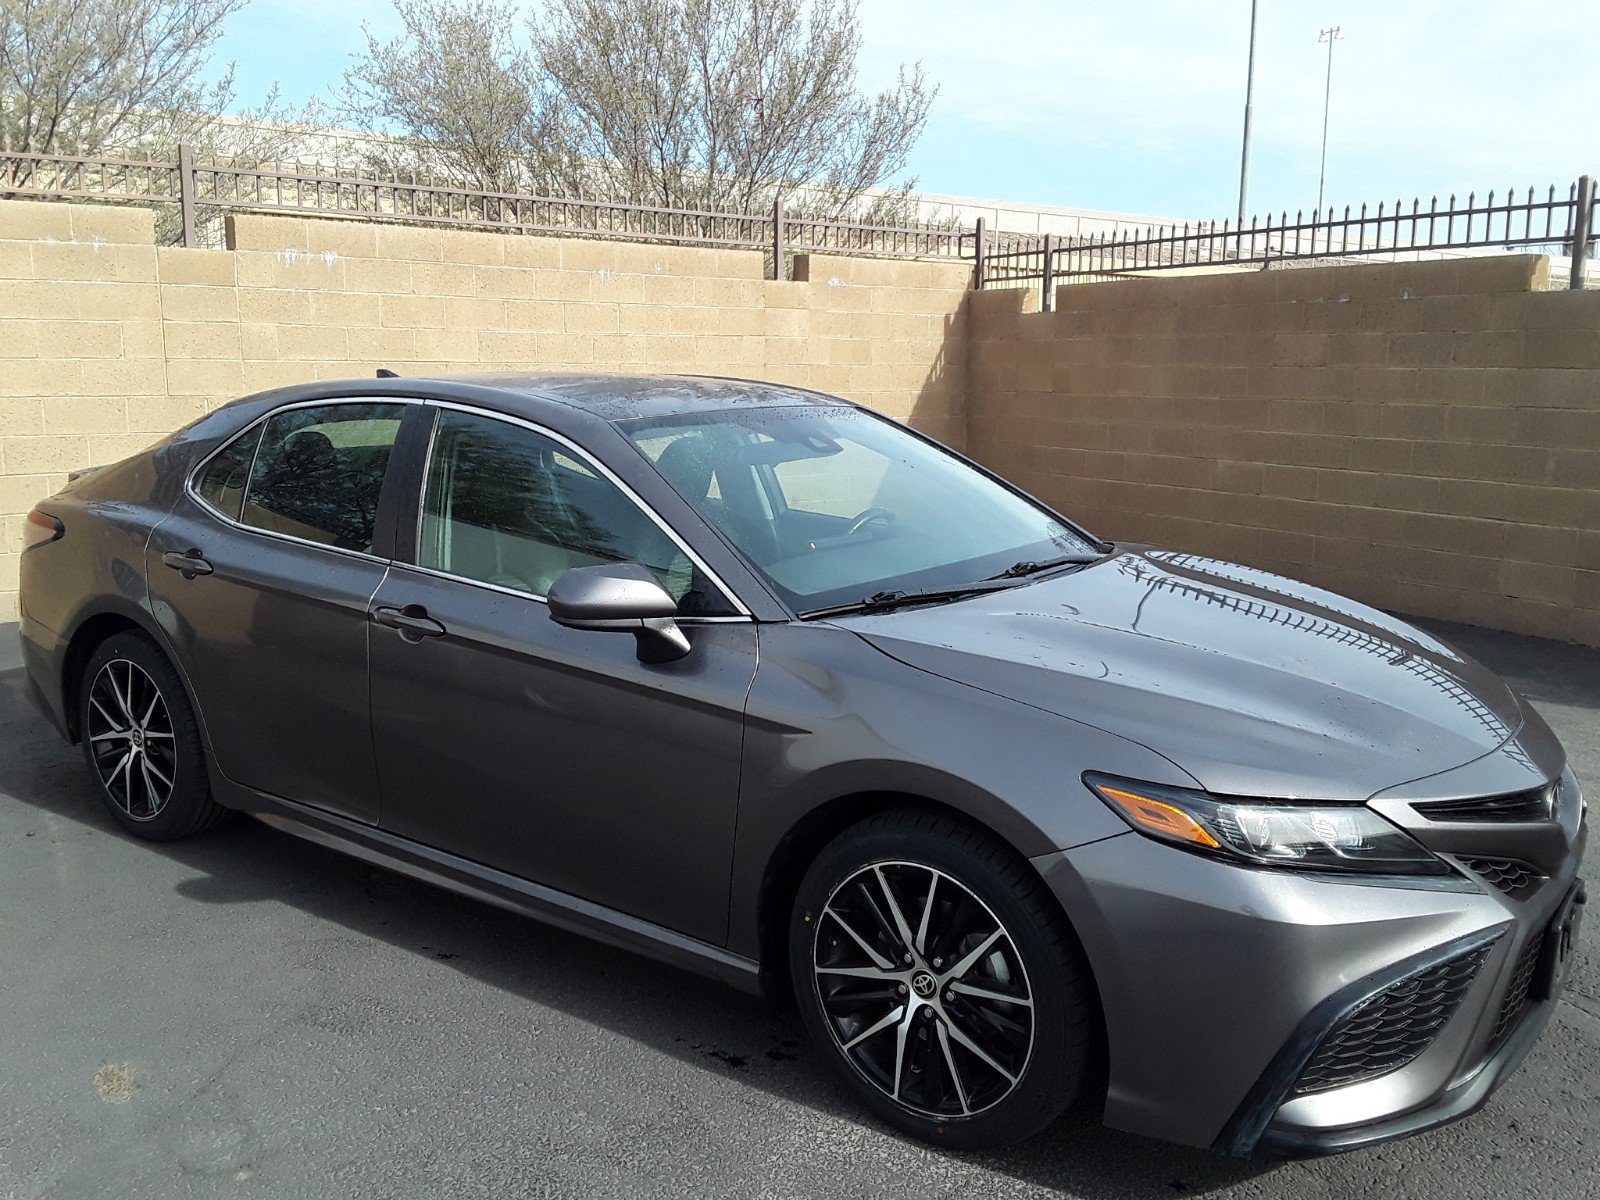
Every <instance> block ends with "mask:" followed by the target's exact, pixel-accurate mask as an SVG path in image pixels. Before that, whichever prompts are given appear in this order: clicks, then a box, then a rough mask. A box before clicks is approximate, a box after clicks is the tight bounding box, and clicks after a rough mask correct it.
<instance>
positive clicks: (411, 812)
mask: <svg viewBox="0 0 1600 1200" xmlns="http://www.w3.org/2000/svg"><path fill="white" fill-rule="evenodd" d="M415 557H416V562H415V564H413V565H407V564H405V563H396V564H395V566H394V568H393V570H392V571H391V572H390V574H389V576H388V577H387V578H386V579H385V580H384V582H383V585H382V586H381V587H380V588H379V589H378V593H377V595H376V597H375V598H374V601H373V603H374V609H375V611H381V612H386V613H388V614H394V615H391V616H389V617H386V618H385V619H386V620H390V621H398V623H397V624H396V625H392V626H391V627H390V628H387V629H386V628H381V627H375V628H374V629H373V636H372V643H371V655H372V706H373V738H374V745H375V748H376V752H377V758H378V766H379V775H380V780H381V784H382V795H383V805H382V808H383V819H382V827H383V828H384V829H386V830H390V831H393V832H394V833H397V834H399V835H401V836H404V837H407V838H411V839H415V840H417V841H421V842H424V843H427V844H429V845H433V846H436V847H439V848H441V849H444V850H448V851H450V852H452V853H455V854H458V855H461V856H463V857H466V858H469V859H472V860H473V861H476V862H479V863H483V864H485V865H488V866H491V867H495V868H498V869H500V870H504V871H507V872H510V873H512V874H514V875H517V876H520V877H522V878H525V879H529V880H533V881H535V882H538V883H541V884H545V885H547V886H550V887H553V888H556V889H558V890H560V891H563V892H566V893H569V894H571V895H575V896H579V897H583V898H585V899H587V900H591V901H594V902H596V903H598V904H602V905H605V906H607V907H609V908H614V909H617V910H620V911H622V912H626V913H629V914H632V915H635V916H638V917H642V918H644V919H646V920H649V921H653V922H655V923H657V924H660V925H664V926H666V927H668V928H670V929H674V930H677V931H679V932H682V933H686V934H688V935H690V936H693V937H696V938H700V939H702V940H705V941H710V942H714V943H721V942H722V941H723V939H724V937H725V934H726V923H727V896H728V872H729V868H730V864H731V860H732V854H733V834H734V817H735V808H736V804H737V799H738V787H739V755H740V746H741V741H742V728H743V711H744V702H745V696H746V694H747V692H748V691H749V687H750V681H751V678H752V677H753V675H754V673H755V663H756V659H755V647H756V632H755V626H754V625H753V624H752V623H751V622H749V621H748V620H743V619H741V618H739V617H738V616H737V614H736V612H735V609H734V608H733V607H732V606H731V605H730V604H729V602H728V601H727V599H726V598H725V596H724V595H723V593H722V592H721V590H720V589H719V588H718V587H717V585H716V584H715V583H714V582H713V581H711V580H710V579H708V578H707V577H706V576H705V574H704V572H703V570H702V568H701V567H699V566H698V565H697V564H696V563H695V562H694V561H692V559H691V557H690V556H689V555H688V554H686V553H685V552H684V550H683V549H682V547H681V546H680V545H679V544H678V543H677V542H676V541H675V540H674V539H673V538H672V537H671V536H669V535H668V534H666V533H665V532H664V531H663V529H662V528H661V527H660V526H659V525H658V524H657V523H656V522H655V521H654V520H653V519H652V518H651V517H650V516H648V515H647V514H646V513H645V512H644V511H643V510H642V508H641V507H640V505H639V504H638V502H637V501H636V500H635V499H634V498H633V497H632V496H631V495H629V494H628V493H626V492H625V491H624V490H623V489H622V488H621V487H620V486H619V485H618V484H617V483H616V482H615V481H614V480H613V479H612V478H610V477H609V476H608V474H607V473H606V472H604V471H603V469H601V468H599V467H598V466H596V465H595V464H594V463H593V462H592V460H590V459H588V457H587V456H586V455H584V454H583V453H582V452H581V451H579V450H578V449H577V448H576V447H574V446H572V445H571V444H570V443H565V442H563V441H560V440H558V439H556V438H554V437H551V436H546V435H545V434H544V433H542V432H539V431H536V430H533V429H531V428H528V427H525V426H523V425H521V424H518V423H512V422H508V421H505V420H501V419H498V418H490V417H486V416H481V415H476V414H470V413H466V412H462V411H457V410H454V409H449V408H443V409H441V411H440V419H439V427H438V431H437V433H436V434H435V437H434V441H433V449H432V452H431V456H430V461H429V466H428V473H427V481H426V483H425V485H424V489H423V498H422V514H421V523H420V529H419V535H418V547H417V554H416V556H415ZM623 560H626V561H634V562H639V563H642V564H643V565H645V566H646V567H649V568H650V569H651V570H652V571H654V572H655V573H656V575H657V577H658V578H659V579H661V581H662V583H663V584H664V585H665V586H666V587H667V588H668V590H670V591H672V592H673V594H674V595H675V596H676V597H678V599H679V607H680V611H682V612H686V613H694V612H698V613H702V614H707V615H711V616H721V617H722V620H713V621H706V622H704V623H695V622H694V621H693V620H692V619H691V620H690V621H689V622H688V624H686V629H687V631H688V633H689V637H690V640H691V642H692V644H693V650H692V651H691V652H690V654H689V655H688V656H687V657H685V658H683V659H681V660H679V661H677V662H673V663H668V664H664V665H658V666H650V665H646V664H644V663H641V662H640V661H639V660H638V657H637V654H636V648H635V643H634V639H633V638H631V637H628V636H626V635H623V634H616V633H597V632H586V631H579V630H572V629H567V628H564V627H562V626H560V625H557V624H556V623H555V622H554V621H552V620H551V619H550V615H549V610H548V609H547V607H546V606H545V604H544V603H543V602H542V600H541V597H542V596H543V595H544V593H545V592H546V591H548V589H549V586H550V584H551V583H552V582H553V581H554V580H555V578H556V577H558V576H559V575H560V574H561V573H562V572H563V571H565V570H567V569H570V568H571V567H575V566H583V565H588V564H592V563H599V562H608V561H623ZM407 622H410V623H411V624H409V625H408V624H407Z"/></svg>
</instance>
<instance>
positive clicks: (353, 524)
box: [202, 404, 406, 552]
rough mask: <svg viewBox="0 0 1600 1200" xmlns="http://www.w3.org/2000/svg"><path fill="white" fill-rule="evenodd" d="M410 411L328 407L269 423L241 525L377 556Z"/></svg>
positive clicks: (294, 412) (394, 406)
mask: <svg viewBox="0 0 1600 1200" xmlns="http://www.w3.org/2000/svg"><path fill="white" fill-rule="evenodd" d="M405 408H406V406H405V405H403V404H328V405H318V406H317V407H314V408H295V409H290V410H289V411H287V412H281V413H278V414H277V415H276V416H273V417H270V418H268V420H267V422H266V424H265V425H264V426H263V427H262V430H261V441H260V444H259V446H258V447H257V449H256V452H255V467H254V469H253V470H252V471H251V472H250V481H249V484H248V486H247V487H246V489H245V495H244V503H243V505H242V506H241V508H240V513H239V517H238V519H239V520H241V521H242V522H244V523H245V524H246V525H253V526H255V527H256V528H258V529H264V530H267V531H268V532H270V533H281V534H285V535H287V536H289V537H297V538H301V539H303V540H305V541H309V542H317V543H319V544H322V545H326V546H337V547H338V548H340V549H342V550H357V551H362V552H366V551H370V550H371V549H372V530H373V524H374V522H375V521H376V519H377V515H378V497H379V494H380V493H381V492H382V491H383V477H384V473H385V471H387V470H388V467H389V454H390V452H391V451H392V450H393V449H394V441H395V438H396V437H397V436H398V435H399V432H400V420H401V418H402V417H403V416H404V415H405ZM202 494H204V493H202ZM219 507H220V506H219ZM224 511H226V510H224Z"/></svg>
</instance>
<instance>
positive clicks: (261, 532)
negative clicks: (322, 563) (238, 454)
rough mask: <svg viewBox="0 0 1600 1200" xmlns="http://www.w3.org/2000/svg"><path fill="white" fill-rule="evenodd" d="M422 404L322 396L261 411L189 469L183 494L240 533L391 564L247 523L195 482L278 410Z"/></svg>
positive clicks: (397, 399)
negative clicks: (209, 497)
mask: <svg viewBox="0 0 1600 1200" xmlns="http://www.w3.org/2000/svg"><path fill="white" fill-rule="evenodd" d="M422 403H425V401H421V400H417V399H415V398H414V397H410V396H324V397H323V398H321V399H319V400H296V401H294V402H292V403H290V404H283V405H279V406H278V407H277V408H274V409H272V410H271V411H270V412H264V413H262V414H261V415H260V416H259V417H257V418H256V419H255V420H254V421H251V422H250V424H248V425H246V426H245V427H244V428H243V429H241V430H239V432H238V433H236V434H234V435H233V436H232V437H230V438H229V439H228V440H227V441H225V442H223V443H222V445H220V446H218V447H217V448H216V449H215V450H213V451H212V452H211V453H210V454H208V455H206V456H205V457H204V458H202V459H201V460H200V461H199V462H198V463H197V464H196V465H195V467H194V469H193V470H191V471H190V472H189V475H188V477H187V478H186V479H185V480H184V481H183V491H184V494H185V495H186V496H188V497H189V499H191V500H193V501H194V502H195V504H197V505H199V507H200V509H201V511H203V512H205V513H206V514H207V515H209V516H211V517H214V518H215V519H216V520H218V521H221V522H222V523H223V524H224V525H227V526H228V527H229V528H232V529H237V530H239V531H240V532H241V533H253V534H255V535H256V536H257V537H264V538H272V539H274V540H276V541H280V542H289V543H290V544H292V545H296V546H313V547H315V548H316V549H318V550H326V551H328V552H329V553H331V554H343V555H345V556H346V557H348V558H359V559H361V560H362V561H364V562H374V563H384V564H388V563H390V562H393V561H394V560H393V559H388V558H383V557H382V556H380V555H377V554H369V553H367V552H366V551H365V550H349V549H346V548H345V547H343V546H330V545H329V544H328V543H326V542H314V541H312V540H311V539H310V538H303V537H296V536H295V535H294V534H292V533H279V532H277V531H276V530H273V529H262V528H261V527H260V526H259V525H247V524H246V523H245V522H243V521H236V520H234V519H233V518H232V517H230V516H229V515H228V514H227V513H225V512H223V511H222V510H221V509H219V508H217V507H216V505H214V504H211V503H210V502H209V501H207V500H206V499H205V498H204V497H202V496H201V495H200V493H199V491H198V490H196V488H195V481H196V480H197V479H199V478H200V476H201V474H203V473H204V471H205V469H206V468H207V467H209V466H210V465H211V460H212V459H214V458H216V457H217V455H219V454H221V453H222V452H223V451H224V450H226V449H227V448H228V447H229V446H231V445H233V444H234V442H236V441H238V440H239V439H240V438H242V437H243V436H244V435H245V434H247V433H249V432H250V431H251V430H252V429H254V428H256V427H257V426H258V425H259V426H265V425H266V423H267V422H268V421H270V420H272V418H273V417H275V416H277V415H278V414H279V413H286V412H292V411H294V410H295V409H297V408H327V407H329V406H331V405H336V404H338V405H344V404H406V405H409V404H422ZM261 441H262V439H260V438H258V439H257V440H256V449H255V453H254V454H253V455H252V456H251V458H250V474H249V475H246V476H245V499H246V500H248V499H249V489H250V480H251V477H253V476H254V475H255V472H256V460H257V459H258V458H260V457H261ZM430 448H431V447H430ZM239 511H240V513H243V512H244V505H243V503H241V504H240V506H239Z"/></svg>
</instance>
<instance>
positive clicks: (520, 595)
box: [390, 559, 755, 625]
mask: <svg viewBox="0 0 1600 1200" xmlns="http://www.w3.org/2000/svg"><path fill="white" fill-rule="evenodd" d="M390 565H391V566H392V567H393V568H394V570H395V571H415V572H416V573H417V574H418V575H426V576H428V577H429V578H430V579H442V580H445V581H446V582H448V583H460V584H464V585H466V586H467V587H475V588H481V589H483V590H484V591H486V592H498V593H499V594H500V595H502V596H515V597H516V598H517V599H518V600H532V601H534V602H535V603H537V604H544V605H548V604H549V603H550V599H549V597H547V596H540V595H538V594H537V593H535V592H524V591H520V590H518V589H517V588H509V587H505V586H503V585H501V584H498V583H490V582H488V581H487V580H483V579H471V578H468V577H467V576H465V575H452V574H450V572H449V571H438V570H435V569H434V568H433V567H424V566H422V565H421V564H419V563H408V562H401V561H400V560H399V559H395V560H394V561H393V562H392V563H391V564H390ZM391 577H392V576H391ZM754 619H755V618H754V617H741V616H725V617H690V616H684V617H674V618H673V620H675V621H677V622H678V624H680V625H729V624H737V625H746V624H749V623H750V622H751V621H753V620H754Z"/></svg>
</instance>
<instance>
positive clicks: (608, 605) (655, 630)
mask: <svg viewBox="0 0 1600 1200" xmlns="http://www.w3.org/2000/svg"><path fill="white" fill-rule="evenodd" d="M546 598H547V599H548V600H549V603H550V619H551V620H553V621H554V622H555V623H556V624H557V625H565V626H566V627H567V628H568V629H596V630H607V631H611V630H614V631H619V632H626V633H631V634H633V636H634V640H635V641H637V642H638V644H639V661H641V662H647V663H668V662H673V661H674V660H676V659H680V658H682V657H683V656H684V655H685V654H687V653H689V639H688V638H687V637H686V636H684V632H683V630H682V629H679V628H678V622H677V621H676V620H675V619H674V618H675V617H676V616H677V615H678V602H677V601H676V600H674V599H673V598H672V594H671V593H670V592H668V591H667V589H666V588H664V587H662V586H661V584H660V583H659V582H658V581H657V580H656V577H655V576H654V575H652V574H650V572H649V571H647V570H646V569H645V568H644V567H641V566H640V565H639V564H638V563H631V562H625V563H605V564H603V565H601V566H598V567H573V568H572V570H570V571H567V572H566V573H564V574H563V575H562V576H561V577H560V578H559V579H557V580H556V581H555V583H553V584H551V585H550V594H549V596H548V597H546Z"/></svg>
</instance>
